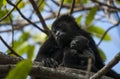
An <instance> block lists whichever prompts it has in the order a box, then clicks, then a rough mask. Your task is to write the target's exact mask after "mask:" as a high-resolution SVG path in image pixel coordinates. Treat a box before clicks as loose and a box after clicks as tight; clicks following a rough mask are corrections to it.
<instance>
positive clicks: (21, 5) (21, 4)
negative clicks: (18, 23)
mask: <svg viewBox="0 0 120 79" xmlns="http://www.w3.org/2000/svg"><path fill="white" fill-rule="evenodd" d="M24 6H25V3H24V2H23V1H21V2H20V3H19V4H18V6H17V7H18V8H19V9H21V8H23V7H24Z"/></svg>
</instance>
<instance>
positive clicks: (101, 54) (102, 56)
mask: <svg viewBox="0 0 120 79" xmlns="http://www.w3.org/2000/svg"><path fill="white" fill-rule="evenodd" d="M98 50H99V54H100V56H101V58H102V60H103V61H104V62H105V61H106V59H107V58H106V55H105V53H104V52H103V51H102V49H100V48H99V49H98Z"/></svg>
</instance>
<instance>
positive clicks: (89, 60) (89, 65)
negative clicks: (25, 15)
mask: <svg viewBox="0 0 120 79" xmlns="http://www.w3.org/2000/svg"><path fill="white" fill-rule="evenodd" d="M91 67H92V58H89V59H88V66H87V71H86V76H85V79H89V78H90V72H91Z"/></svg>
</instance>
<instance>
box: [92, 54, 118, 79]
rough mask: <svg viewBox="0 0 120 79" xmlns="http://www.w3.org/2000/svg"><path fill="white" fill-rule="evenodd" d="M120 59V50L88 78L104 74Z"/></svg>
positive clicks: (94, 78) (96, 77)
mask: <svg viewBox="0 0 120 79" xmlns="http://www.w3.org/2000/svg"><path fill="white" fill-rule="evenodd" d="M119 61H120V52H119V53H118V54H117V55H116V56H115V57H114V58H113V59H112V60H111V61H110V62H109V63H108V64H107V65H105V66H104V67H103V68H102V69H100V70H99V71H98V72H97V73H96V74H94V75H93V76H92V77H90V79H98V78H100V77H102V76H103V75H105V74H106V73H107V72H108V71H109V70H110V69H111V68H112V67H113V66H115V65H116V64H117V63H118V62H119Z"/></svg>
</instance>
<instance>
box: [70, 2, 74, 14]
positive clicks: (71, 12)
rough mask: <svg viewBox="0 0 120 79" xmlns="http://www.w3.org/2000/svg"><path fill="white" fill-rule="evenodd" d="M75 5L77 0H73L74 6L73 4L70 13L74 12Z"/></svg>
mask: <svg viewBox="0 0 120 79" xmlns="http://www.w3.org/2000/svg"><path fill="white" fill-rule="evenodd" d="M74 6H75V0H72V6H71V10H70V15H71V14H72V13H73V10H74Z"/></svg>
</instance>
